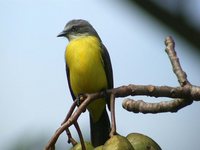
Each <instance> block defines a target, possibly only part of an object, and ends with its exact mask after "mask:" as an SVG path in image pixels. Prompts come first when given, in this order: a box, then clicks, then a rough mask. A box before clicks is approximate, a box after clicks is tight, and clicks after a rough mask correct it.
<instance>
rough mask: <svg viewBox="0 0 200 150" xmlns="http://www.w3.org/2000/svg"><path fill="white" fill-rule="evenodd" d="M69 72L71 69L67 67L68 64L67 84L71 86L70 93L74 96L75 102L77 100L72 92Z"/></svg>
mask: <svg viewBox="0 0 200 150" xmlns="http://www.w3.org/2000/svg"><path fill="white" fill-rule="evenodd" d="M69 71H70V70H69V67H68V66H67V63H66V73H67V82H68V86H69V90H70V93H71V95H72V98H73V100H75V99H76V97H75V95H74V93H73V91H72V87H71V84H70V73H69Z"/></svg>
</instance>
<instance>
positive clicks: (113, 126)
mask: <svg viewBox="0 0 200 150" xmlns="http://www.w3.org/2000/svg"><path fill="white" fill-rule="evenodd" d="M110 112H111V131H110V137H112V136H113V135H115V134H116V121H115V95H114V94H111V95H110Z"/></svg>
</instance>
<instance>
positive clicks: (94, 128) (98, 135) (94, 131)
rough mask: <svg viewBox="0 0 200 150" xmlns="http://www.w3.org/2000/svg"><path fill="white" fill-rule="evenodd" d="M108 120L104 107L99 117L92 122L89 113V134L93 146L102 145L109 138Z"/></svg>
mask: <svg viewBox="0 0 200 150" xmlns="http://www.w3.org/2000/svg"><path fill="white" fill-rule="evenodd" d="M109 133H110V120H109V117H108V113H107V111H106V108H105V109H104V111H103V113H102V115H101V117H100V119H99V120H98V121H97V122H93V120H92V117H91V115H90V134H91V141H92V145H93V146H94V147H97V146H100V145H103V144H104V143H105V142H106V141H107V140H108V138H109Z"/></svg>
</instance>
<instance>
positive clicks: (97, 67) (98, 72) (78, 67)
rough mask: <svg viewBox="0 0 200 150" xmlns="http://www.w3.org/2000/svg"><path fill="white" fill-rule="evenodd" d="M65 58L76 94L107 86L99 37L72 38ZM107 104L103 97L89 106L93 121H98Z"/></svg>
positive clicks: (96, 90) (95, 90) (94, 90)
mask: <svg viewBox="0 0 200 150" xmlns="http://www.w3.org/2000/svg"><path fill="white" fill-rule="evenodd" d="M65 58H66V63H67V65H68V67H69V70H70V84H71V88H72V91H73V93H74V95H75V96H77V95H78V94H82V93H93V92H98V91H101V90H103V89H106V88H107V79H106V74H105V70H104V66H103V65H104V64H103V59H102V56H101V47H100V42H99V40H98V39H97V38H95V37H93V36H87V37H81V38H79V39H75V40H72V41H71V42H70V43H69V44H68V46H67V48H66V53H65ZM105 105H106V102H105V99H101V100H96V101H94V102H93V103H91V104H90V105H89V106H88V110H89V112H90V113H91V116H92V118H93V121H98V119H99V117H100V115H101V113H102V111H103V109H104V107H105Z"/></svg>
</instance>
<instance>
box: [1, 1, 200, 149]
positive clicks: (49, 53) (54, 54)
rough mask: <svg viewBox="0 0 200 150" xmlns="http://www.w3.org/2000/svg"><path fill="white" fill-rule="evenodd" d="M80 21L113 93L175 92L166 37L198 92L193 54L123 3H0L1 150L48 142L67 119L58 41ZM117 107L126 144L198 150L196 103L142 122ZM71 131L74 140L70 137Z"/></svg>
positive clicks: (62, 45) (199, 62)
mask: <svg viewBox="0 0 200 150" xmlns="http://www.w3.org/2000/svg"><path fill="white" fill-rule="evenodd" d="M77 18H82V19H85V20H88V21H89V22H90V23H91V24H92V25H93V26H94V28H95V29H96V30H97V32H98V33H99V35H100V37H101V39H102V41H103V43H104V44H105V46H106V47H107V49H108V51H109V54H110V57H111V61H112V66H113V71H114V84H115V87H118V86H121V85H128V84H144V85H148V84H154V85H168V86H179V84H178V82H177V79H176V76H175V75H174V74H173V71H172V67H171V65H170V61H169V59H168V56H167V54H166V53H165V51H164V50H165V45H164V39H165V37H166V36H168V35H171V36H173V38H174V40H175V42H176V51H177V54H178V56H179V59H180V62H181V65H182V67H183V69H184V71H185V72H186V73H187V75H188V80H189V81H190V82H191V83H192V84H194V85H200V80H199V74H200V70H199V65H200V59H199V55H197V54H195V53H194V52H193V49H194V47H192V46H191V45H189V44H188V43H187V42H186V41H184V40H183V39H182V38H181V37H179V36H178V35H177V34H176V33H174V32H173V31H171V30H170V29H168V28H166V27H165V26H164V24H161V23H159V22H157V20H155V19H154V18H151V17H150V16H149V15H148V14H146V13H144V12H143V11H141V10H140V9H139V8H137V7H136V6H132V5H130V4H129V3H128V2H127V3H126V2H122V1H120V0H118V1H114V0H110V1H106V0H102V1H101V2H99V1H94V0H85V1H82V0H74V1H66V0H59V1H56V0H34V1H33V0H26V1H25V0H7V1H4V0H1V1H0V19H1V28H0V33H1V34H0V40H1V44H0V70H1V74H0V91H1V94H0V118H1V124H0V133H1V134H0V139H1V140H0V149H8V150H13V149H14V148H13V147H11V146H10V145H11V144H12V143H14V144H15V143H16V142H15V141H18V140H20V139H24V138H25V139H29V138H30V139H31V138H32V137H36V138H37V139H40V138H41V137H43V136H45V138H47V139H46V141H44V143H43V144H45V142H46V143H47V141H48V139H50V137H51V136H52V135H53V133H54V132H55V131H56V129H57V128H58V127H59V125H60V123H61V122H62V121H63V119H64V118H65V115H66V113H67V111H68V110H69V107H70V105H71V104H72V99H71V96H70V92H69V90H68V85H67V79H66V73H65V62H64V51H65V47H66V45H67V43H68V41H67V40H66V39H64V38H57V37H56V36H57V35H58V33H60V32H61V31H62V30H63V28H64V26H65V24H66V23H67V22H68V21H69V20H71V19H77ZM134 99H143V100H145V101H148V102H152V101H153V102H158V101H164V100H169V99H167V98H156V99H155V98H149V97H134ZM122 101H123V99H116V116H117V118H116V119H117V131H118V133H120V134H122V135H124V136H126V135H127V134H129V133H131V132H139V133H143V134H145V135H148V136H149V137H151V138H153V139H154V140H155V141H156V142H157V143H158V144H159V145H160V146H161V147H162V149H164V150H172V149H182V150H188V149H193V150H197V149H198V148H199V146H200V143H199V139H200V125H199V124H200V120H199V119H198V117H197V116H198V115H199V113H200V109H199V107H200V104H199V103H198V102H194V103H193V104H192V105H190V106H188V107H186V108H184V109H182V110H180V111H179V112H178V113H173V114H172V113H163V114H156V115H152V114H146V115H144V114H134V113H130V112H127V111H125V110H124V109H123V108H122V107H121V104H122ZM79 123H80V126H81V128H82V130H83V134H84V135H85V136H86V137H87V136H88V134H89V128H88V125H89V120H88V114H87V112H86V113H84V114H82V115H81V117H80V118H79ZM72 131H73V132H72V133H73V134H74V136H75V137H76V136H77V135H76V132H75V130H74V129H72ZM63 142H66V141H65V136H64V135H62V136H61V138H60V139H59V141H58V143H63ZM65 145H67V146H69V145H68V144H67V143H66V144H65ZM42 146H44V145H42ZM36 149H38V148H36ZM39 149H42V147H41V148H39Z"/></svg>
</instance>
